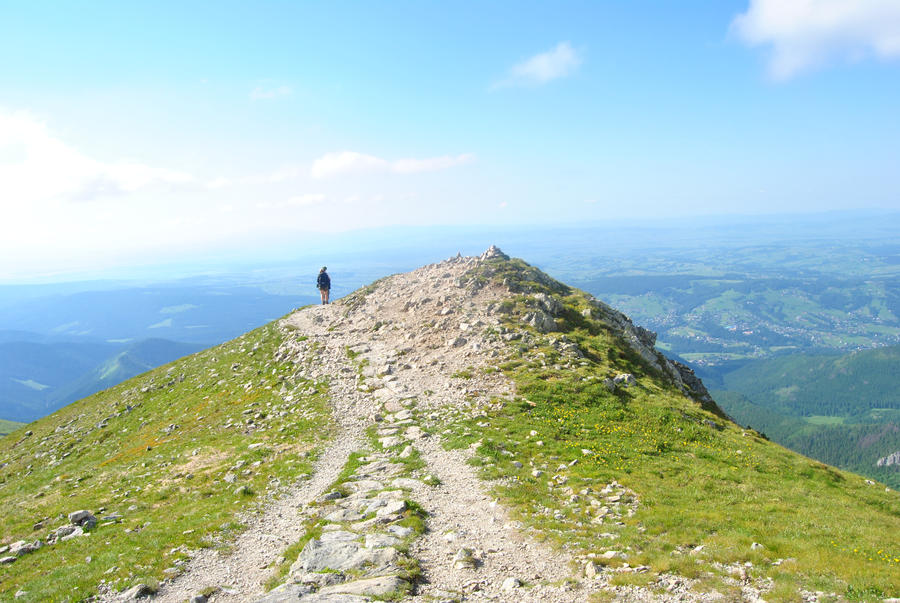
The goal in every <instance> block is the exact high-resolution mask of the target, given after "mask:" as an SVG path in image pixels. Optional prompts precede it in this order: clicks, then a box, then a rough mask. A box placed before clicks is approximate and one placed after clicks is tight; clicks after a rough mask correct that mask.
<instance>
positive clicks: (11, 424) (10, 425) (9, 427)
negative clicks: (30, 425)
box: [0, 419, 25, 437]
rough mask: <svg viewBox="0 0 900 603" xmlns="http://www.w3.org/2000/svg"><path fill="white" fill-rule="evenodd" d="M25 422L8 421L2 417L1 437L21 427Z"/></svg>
mask: <svg viewBox="0 0 900 603" xmlns="http://www.w3.org/2000/svg"><path fill="white" fill-rule="evenodd" d="M24 426H25V423H17V422H16V421H7V420H6V419H0V437H2V436H5V435H9V434H11V433H12V432H14V431H15V430H17V429H19V428H20V427H24Z"/></svg>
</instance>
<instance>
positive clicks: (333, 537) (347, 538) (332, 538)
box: [319, 530, 359, 542]
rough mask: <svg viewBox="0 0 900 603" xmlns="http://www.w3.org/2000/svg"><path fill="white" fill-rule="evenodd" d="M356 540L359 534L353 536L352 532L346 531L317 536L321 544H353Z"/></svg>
mask: <svg viewBox="0 0 900 603" xmlns="http://www.w3.org/2000/svg"><path fill="white" fill-rule="evenodd" d="M357 538H359V534H354V533H353V532H348V531H346V530H334V531H331V532H325V533H323V534H322V535H321V536H319V540H321V541H322V542H353V541H354V540H356V539H357Z"/></svg>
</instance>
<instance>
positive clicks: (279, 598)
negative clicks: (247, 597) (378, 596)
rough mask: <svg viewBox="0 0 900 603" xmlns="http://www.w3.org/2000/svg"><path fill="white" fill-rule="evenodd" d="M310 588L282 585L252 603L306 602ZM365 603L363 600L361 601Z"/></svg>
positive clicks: (301, 585)
mask: <svg viewBox="0 0 900 603" xmlns="http://www.w3.org/2000/svg"><path fill="white" fill-rule="evenodd" d="M312 591H313V589H312V587H311V586H308V585H306V584H282V585H281V586H279V587H277V588H273V589H272V590H271V591H269V592H268V593H266V594H265V595H264V596H263V597H261V598H259V599H256V600H255V601H254V603H288V601H301V600H302V601H307V600H308V599H307V598H306V595H309V594H310V593H312ZM363 600H364V601H365V599H363Z"/></svg>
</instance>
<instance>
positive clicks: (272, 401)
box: [0, 323, 328, 601]
mask: <svg viewBox="0 0 900 603" xmlns="http://www.w3.org/2000/svg"><path fill="white" fill-rule="evenodd" d="M285 336H294V335H293V334H291V333H283V332H281V331H280V330H279V328H278V327H276V326H275V324H274V323H273V324H270V325H267V326H265V327H262V328H260V329H257V330H255V331H252V332H250V333H248V334H246V335H244V336H241V337H239V338H237V339H235V340H233V341H230V342H227V343H225V344H222V345H220V346H217V347H214V348H211V349H209V350H206V351H203V352H200V353H197V354H195V355H193V356H189V357H187V358H183V359H181V360H178V361H176V362H174V363H172V364H169V365H166V366H162V367H159V368H157V369H155V370H153V371H150V372H148V373H145V374H143V375H141V376H139V377H135V378H134V379H131V380H129V381H127V382H125V383H122V384H120V385H118V386H116V387H113V388H111V389H108V390H105V391H102V392H99V393H97V394H95V395H93V396H91V397H89V398H85V399H83V400H80V401H78V402H75V403H73V404H71V405H69V406H67V407H65V408H63V409H61V410H60V411H58V412H56V413H54V414H53V415H51V416H49V417H45V418H43V419H40V420H39V421H36V422H34V423H32V424H31V425H30V426H29V429H30V430H32V431H33V435H32V436H30V437H26V436H24V432H21V431H20V432H19V433H16V434H13V435H12V436H10V437H6V438H3V439H2V440H0V505H2V506H3V507H4V508H6V509H7V510H8V512H6V513H3V514H2V515H0V536H2V539H3V542H4V543H9V542H12V541H15V540H19V539H27V540H35V539H38V538H40V539H41V540H43V541H46V536H47V533H48V532H49V531H50V530H52V529H54V528H56V527H57V526H60V525H62V524H65V523H66V519H65V516H66V514H67V513H69V512H71V511H75V510H77V509H90V510H92V511H93V512H94V513H95V514H97V515H98V518H100V517H102V516H105V515H110V514H112V513H119V514H121V515H122V519H121V522H103V521H101V523H100V525H98V526H97V527H96V528H95V529H94V530H93V531H92V532H91V534H90V536H89V537H88V536H85V537H79V538H75V539H72V540H69V541H65V542H60V543H58V544H55V545H53V546H45V547H43V548H41V549H40V550H38V551H37V552H34V553H31V554H28V555H25V556H23V557H20V558H19V559H18V560H17V561H16V562H15V563H13V564H11V565H3V566H0V599H5V598H7V597H11V593H15V592H17V591H18V590H20V589H23V590H25V591H27V593H28V594H27V595H26V596H25V597H24V599H18V600H25V601H54V600H62V599H69V598H71V599H74V600H78V599H80V598H81V597H87V596H89V595H90V594H91V593H93V592H96V589H97V586H98V584H99V583H101V581H104V580H105V581H107V583H110V584H112V586H114V587H115V588H117V589H123V588H127V587H130V586H132V585H133V584H135V583H138V582H145V583H151V584H152V583H154V582H155V581H158V580H160V579H162V578H163V577H165V576H167V575H170V574H171V573H172V572H177V571H178V567H179V564H180V563H182V560H183V559H184V558H185V557H186V554H185V548H189V549H196V548H199V547H208V546H215V545H216V544H217V543H220V542H221V541H222V540H223V538H226V537H227V536H228V535H229V534H231V533H233V532H234V531H236V530H239V529H240V525H239V524H238V523H237V515H238V513H239V512H241V511H242V510H245V509H247V508H248V506H249V505H252V504H254V502H255V501H257V500H259V499H260V498H261V495H262V494H263V493H264V492H265V491H266V490H267V489H268V488H270V487H271V488H274V487H276V486H277V481H273V480H280V481H281V483H282V484H286V483H288V482H289V481H291V480H293V479H294V478H296V477H297V476H298V475H299V474H301V473H304V472H307V471H309V469H310V461H311V460H312V458H313V456H314V455H315V450H316V447H317V445H318V443H319V441H320V440H319V438H322V437H327V435H328V433H327V432H328V430H327V429H325V427H326V425H327V414H326V409H327V405H326V402H325V397H324V394H323V392H324V391H325V388H326V385H325V384H324V383H312V382H309V381H307V380H305V379H303V378H301V377H299V376H298V375H296V374H295V372H294V371H295V370H296V367H295V366H294V365H293V364H291V363H289V362H276V361H275V360H273V353H274V351H275V350H276V349H277V347H278V345H279V344H280V343H281V341H282V338H283V337H285ZM257 346H258V347H257ZM254 348H255V349H254ZM182 375H183V380H182ZM144 388H148V390H147V391H142V390H143V389H144ZM282 388H284V391H285V395H286V396H291V401H290V402H288V401H287V400H285V399H283V398H282V396H281V395H279V392H280V391H281V390H282ZM104 420H105V423H106V425H105V426H104V427H99V426H98V424H102V422H104ZM229 423H230V424H231V426H229V427H226V425H227V424H229ZM173 425H174V426H175V427H174V428H170V426H173ZM256 443H262V444H263V445H262V446H260V447H254V448H252V449H251V448H250V446H251V445H252V444H256ZM257 462H258V463H259V464H258V465H256V463H257ZM229 472H231V473H234V474H235V476H236V481H235V482H234V483H226V482H225V481H224V480H223V478H224V477H225V475H226V474H227V473H229ZM240 486H246V489H245V490H244V491H243V493H236V492H235V489H236V488H238V487H240ZM45 518H47V519H46V520H45V521H44V525H43V527H40V528H38V529H33V526H34V525H35V524H36V523H38V522H39V521H41V520H44V519H45ZM166 570H169V571H168V572H167V571H166Z"/></svg>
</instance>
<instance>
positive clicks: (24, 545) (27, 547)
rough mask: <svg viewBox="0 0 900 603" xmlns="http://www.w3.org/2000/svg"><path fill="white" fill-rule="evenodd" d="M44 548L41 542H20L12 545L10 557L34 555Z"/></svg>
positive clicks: (10, 546)
mask: <svg viewBox="0 0 900 603" xmlns="http://www.w3.org/2000/svg"><path fill="white" fill-rule="evenodd" d="M42 546H43V543H41V541H40V540H35V541H34V542H26V541H25V540H18V541H16V542H14V543H12V544H11V545H9V553H10V555H14V556H16V557H21V556H22V555H27V554H28V553H33V552H35V551H36V550H38V549H39V548H41V547H42Z"/></svg>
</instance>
